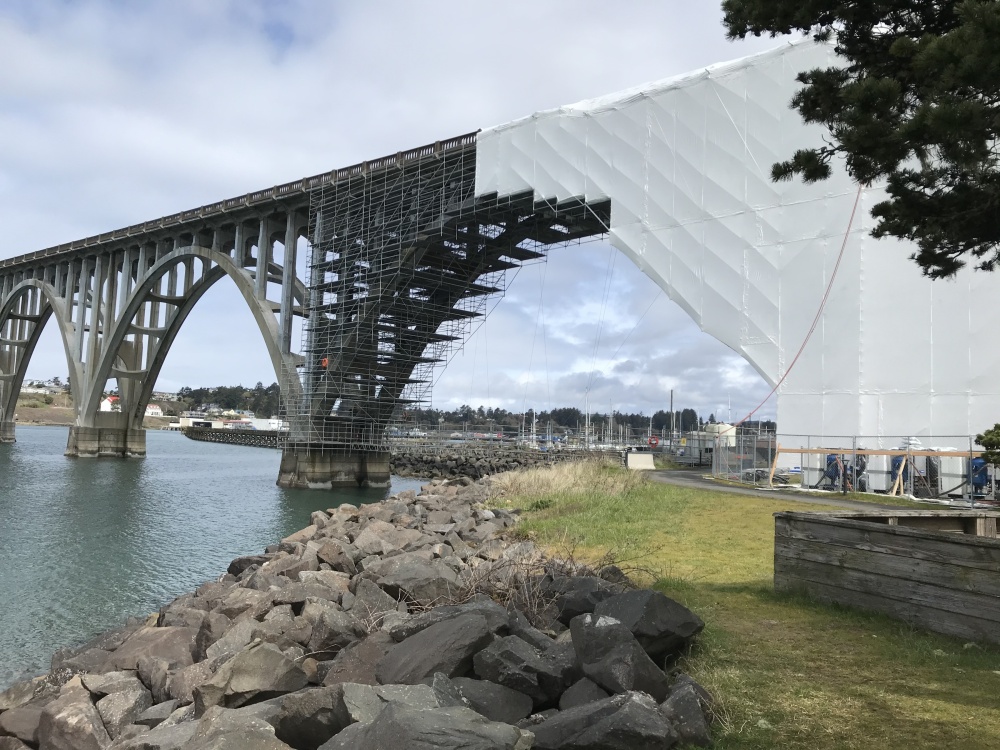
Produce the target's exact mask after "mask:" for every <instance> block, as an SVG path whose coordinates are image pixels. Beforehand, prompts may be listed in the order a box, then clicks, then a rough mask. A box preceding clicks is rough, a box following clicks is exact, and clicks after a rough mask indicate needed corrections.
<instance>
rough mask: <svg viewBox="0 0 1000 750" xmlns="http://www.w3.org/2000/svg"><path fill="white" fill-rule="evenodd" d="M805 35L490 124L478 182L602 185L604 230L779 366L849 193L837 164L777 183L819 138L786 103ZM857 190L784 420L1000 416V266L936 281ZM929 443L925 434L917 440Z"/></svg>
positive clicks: (712, 323) (658, 278) (834, 428)
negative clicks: (992, 329)
mask: <svg viewBox="0 0 1000 750" xmlns="http://www.w3.org/2000/svg"><path fill="white" fill-rule="evenodd" d="M836 64H837V57H836V55H835V54H834V53H833V51H832V49H831V48H830V47H829V46H826V45H820V44H815V43H812V42H803V43H797V44H791V45H785V46H783V47H781V48H779V49H776V50H772V51H770V52H766V53H764V54H761V55H756V56H753V57H749V58H745V59H743V60H739V61H736V62H732V63H726V64H722V65H718V66H715V67H712V68H709V69H707V70H703V71H700V72H696V73H692V74H689V75H685V76H681V77H678V78H673V79H669V80H665V81H660V82H657V83H653V84H649V85H646V86H643V87H641V88H637V89H633V90H629V91H623V92H620V93H618V94H614V95H611V96H607V97H602V98H600V99H595V100H590V101H585V102H581V103H579V104H575V105H571V106H567V107H562V108H559V109H555V110H550V111H546V112H540V113H538V114H535V115H533V116H531V117H528V118H525V119H522V120H517V121H514V122H511V123H508V124H505V125H500V126H498V127H494V128H490V129H488V130H484V131H483V132H482V133H481V134H480V136H479V140H478V155H477V177H476V193H477V195H484V194H488V193H499V194H500V195H508V194H513V193H517V192H522V191H525V190H529V189H530V190H533V191H534V193H535V196H536V199H537V200H539V201H560V200H565V199H568V198H573V197H583V198H585V199H586V200H588V201H598V200H604V199H610V201H611V225H610V227H609V228H608V229H609V232H610V239H611V243H612V244H613V245H614V246H615V247H616V248H618V249H619V250H621V251H622V252H623V253H625V255H627V256H628V257H629V258H630V259H631V260H632V261H633V262H634V263H635V264H636V265H638V266H639V267H640V268H641V269H642V270H643V271H644V272H645V273H646V274H647V275H648V276H649V277H650V278H652V279H653V280H654V281H655V282H656V283H657V284H658V285H659V286H660V287H661V288H663V289H664V290H665V292H666V293H667V294H668V295H669V296H670V298H671V299H672V300H674V301H675V302H676V303H677V304H679V305H680V306H681V307H682V308H683V309H684V310H686V311H687V312H688V314H690V315H691V317H692V318H693V319H694V320H695V321H696V322H697V323H698V325H699V326H700V327H701V328H702V330H704V331H706V332H707V333H709V334H711V335H712V336H714V337H715V338H717V339H719V340H720V341H722V342H723V343H725V344H726V345H728V346H729V347H731V348H732V349H733V350H734V351H736V352H737V353H739V354H740V355H742V356H743V357H744V358H745V359H746V360H747V361H748V362H749V363H750V364H752V365H753V367H754V368H755V369H756V370H757V371H758V372H759V373H760V374H761V375H762V376H763V377H764V378H765V380H767V381H768V382H769V383H770V384H772V385H773V384H775V383H777V382H778V380H779V379H780V378H781V377H782V375H784V373H785V370H786V368H788V367H789V366H790V365H791V363H792V360H793V358H794V357H795V353H796V352H797V351H798V349H799V347H800V346H801V345H802V342H803V340H804V339H805V337H806V334H807V332H808V329H809V326H810V324H811V323H812V320H813V318H814V316H815V315H816V312H817V310H818V309H819V305H820V302H821V299H822V297H823V294H824V292H825V291H826V288H827V285H828V284H829V282H830V277H831V273H832V272H833V268H834V265H835V263H836V261H837V257H838V255H839V253H840V249H841V245H842V243H843V242H844V238H845V234H846V233H847V228H848V223H849V221H850V216H851V209H852V206H853V205H854V201H855V197H856V195H857V186H856V185H854V184H853V183H852V182H851V180H850V179H849V178H848V177H847V175H846V173H844V172H843V171H838V172H836V173H835V175H834V176H833V177H832V178H831V179H829V180H826V181H824V182H821V183H818V184H814V185H806V184H804V183H802V182H801V181H800V180H797V179H796V180H793V181H790V182H782V183H774V182H772V181H771V179H770V170H771V165H772V164H773V163H774V162H775V161H778V160H781V159H785V158H788V157H789V156H790V155H791V154H792V153H793V152H794V150H795V149H796V148H800V147H806V146H812V145H815V144H817V143H819V142H820V138H821V137H822V135H823V130H822V129H820V128H817V127H814V126H806V125H804V124H803V123H802V121H801V119H800V116H799V114H798V112H796V111H794V110H792V109H790V108H789V106H788V104H789V102H790V100H791V98H792V95H793V93H794V91H795V90H796V88H797V87H798V86H799V84H797V83H796V81H795V76H796V74H797V73H798V72H799V71H801V70H805V69H810V68H815V67H827V66H832V65H836ZM882 197H883V192H882V190H881V189H877V188H876V189H866V190H864V191H863V193H862V196H861V200H860V203H859V206H858V212H857V215H856V217H855V221H854V225H853V228H852V231H851V232H850V234H849V236H847V244H846V251H845V254H844V258H843V260H842V263H841V267H840V269H839V271H838V272H837V275H836V278H835V281H834V283H833V286H832V290H831V295H830V298H829V301H828V303H827V306H826V309H825V312H824V314H823V316H822V319H821V320H820V323H819V325H818V327H817V329H816V331H815V333H814V334H813V336H812V338H811V339H810V341H809V343H808V345H807V347H806V348H805V350H804V352H803V354H802V356H801V357H800V359H799V360H798V362H797V363H796V364H795V366H794V367H793V368H792V369H791V372H790V373H789V375H788V377H787V379H786V380H785V381H784V383H783V384H782V386H781V388H780V389H779V392H778V426H779V430H780V432H781V433H783V434H785V435H813V436H836V435H840V436H849V435H867V436H885V437H886V438H888V436H898V435H918V436H930V435H936V436H944V435H969V434H975V433H976V432H979V431H982V430H983V429H984V428H986V427H988V426H990V425H992V424H993V423H994V422H997V421H1000V347H997V346H995V345H993V342H992V341H991V337H990V336H989V335H988V328H989V326H990V325H991V323H993V322H994V318H993V315H994V314H995V313H994V311H995V310H996V303H995V302H994V300H997V299H1000V275H998V274H989V273H984V272H973V271H969V270H968V269H966V270H963V271H962V272H961V273H959V274H958V275H957V277H956V278H954V279H952V280H947V281H930V280H929V279H927V278H925V277H923V276H922V275H921V272H920V269H919V267H918V266H917V265H916V264H915V263H914V262H913V261H911V260H909V259H908V256H909V255H910V254H911V253H912V252H913V250H914V247H913V246H911V245H909V244H907V243H903V242H897V241H894V240H875V239H873V238H872V237H871V236H870V231H871V228H872V225H873V220H872V218H871V216H870V211H871V207H872V206H873V205H874V204H875V203H877V202H878V201H879V200H881V199H882ZM924 442H925V443H926V442H927V441H926V440H924Z"/></svg>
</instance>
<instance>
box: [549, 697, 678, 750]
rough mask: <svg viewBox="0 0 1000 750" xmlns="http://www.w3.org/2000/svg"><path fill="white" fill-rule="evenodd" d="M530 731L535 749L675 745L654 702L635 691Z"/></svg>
mask: <svg viewBox="0 0 1000 750" xmlns="http://www.w3.org/2000/svg"><path fill="white" fill-rule="evenodd" d="M531 731H532V732H534V735H535V745H534V747H535V748H538V750H558V749H559V748H572V749H573V750H666V749H667V748H671V747H673V746H674V745H675V744H677V733H676V732H675V731H674V730H673V728H672V727H671V726H670V723H669V722H668V721H667V720H666V718H665V717H664V716H663V714H661V713H660V711H659V707H658V706H657V705H656V702H655V701H654V700H653V699H652V698H650V697H649V696H648V695H645V694H644V693H636V692H628V693H625V694H623V695H615V696H612V697H610V698H605V699H604V700H603V701H598V702H596V703H588V704H586V705H583V706H578V707H577V708H571V709H569V710H568V711H560V712H559V713H558V714H556V715H554V716H552V717H550V718H548V719H546V720H545V721H543V722H541V723H540V724H536V725H534V726H532V727H531Z"/></svg>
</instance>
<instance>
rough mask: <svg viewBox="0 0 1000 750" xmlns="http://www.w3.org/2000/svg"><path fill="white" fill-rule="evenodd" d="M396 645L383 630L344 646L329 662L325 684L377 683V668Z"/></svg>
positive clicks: (324, 679)
mask: <svg viewBox="0 0 1000 750" xmlns="http://www.w3.org/2000/svg"><path fill="white" fill-rule="evenodd" d="M395 645H396V642H395V641H394V640H392V638H391V637H390V636H389V634H388V633H385V632H383V631H378V632H375V633H372V634H371V635H370V636H368V637H367V638H365V639H363V640H360V641H355V642H354V643H352V644H350V645H349V646H346V647H345V648H343V649H342V650H341V651H340V653H338V654H337V655H336V656H335V657H334V658H333V660H332V661H330V662H328V663H327V665H328V666H327V671H326V673H325V674H324V675H323V684H324V685H336V684H338V683H341V682H356V683H361V684H365V685H375V684H377V683H378V680H377V679H376V678H375V669H376V667H377V666H378V664H379V662H381V661H382V659H383V658H385V656H386V654H388V653H389V651H391V650H392V648H393V647H394V646H395Z"/></svg>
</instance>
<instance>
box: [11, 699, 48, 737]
mask: <svg viewBox="0 0 1000 750" xmlns="http://www.w3.org/2000/svg"><path fill="white" fill-rule="evenodd" d="M45 705H46V704H45V703H38V702H36V703H26V704H24V705H23V706H18V707H17V708H12V709H11V710H10V711H4V712H3V713H2V714H0V732H2V733H3V734H6V735H9V736H11V737H17V738H18V739H19V740H23V741H24V742H32V743H36V744H37V742H38V725H39V723H40V722H41V720H42V711H43V710H44V709H45Z"/></svg>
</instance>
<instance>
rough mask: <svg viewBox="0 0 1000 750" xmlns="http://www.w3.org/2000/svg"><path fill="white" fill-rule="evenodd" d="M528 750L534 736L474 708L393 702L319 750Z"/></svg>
mask: <svg viewBox="0 0 1000 750" xmlns="http://www.w3.org/2000/svg"><path fill="white" fill-rule="evenodd" d="M386 748H406V750H528V749H529V748H531V733H530V732H526V731H524V730H521V729H518V728H516V727H512V726H509V725H507V724H500V723H497V722H492V721H490V720H489V719H487V718H486V717H484V716H481V715H480V714H478V713H476V712H475V711H473V710H472V709H469V708H462V707H458V706H453V707H450V708H436V709H420V708H411V707H409V706H406V705H403V704H397V703H392V704H389V705H388V706H386V708H385V709H384V710H383V711H382V712H381V713H379V715H378V720H377V721H373V722H370V723H367V724H360V723H359V724H352V725H351V726H349V727H347V728H346V729H345V730H344V731H342V732H341V733H340V734H338V735H337V736H336V737H334V738H333V739H331V740H330V741H329V742H327V743H325V744H323V745H321V746H320V750H385V749H386Z"/></svg>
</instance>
